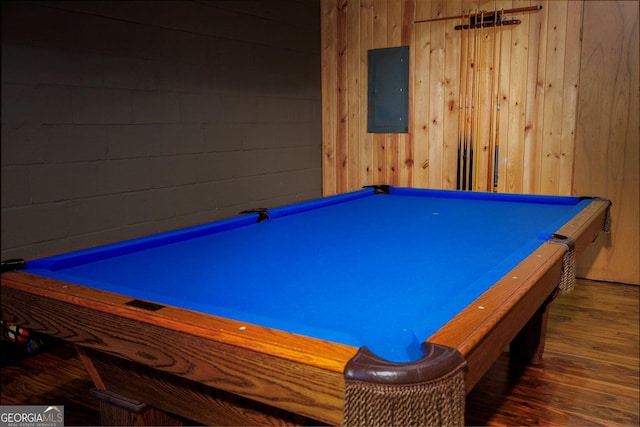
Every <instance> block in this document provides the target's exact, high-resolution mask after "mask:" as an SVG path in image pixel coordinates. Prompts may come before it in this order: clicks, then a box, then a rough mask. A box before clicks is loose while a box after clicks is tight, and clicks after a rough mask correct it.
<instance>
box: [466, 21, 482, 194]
mask: <svg viewBox="0 0 640 427" xmlns="http://www.w3.org/2000/svg"><path fill="white" fill-rule="evenodd" d="M478 16H480V26H479V28H478ZM475 17H476V20H475V25H474V28H475V30H474V32H473V38H474V49H473V92H472V110H471V114H472V115H471V152H470V154H469V187H468V189H469V190H471V191H473V183H474V179H473V178H474V170H475V169H474V152H477V145H478V136H479V128H478V124H479V113H480V48H481V44H480V43H481V42H482V24H483V19H484V11H480V14H479V15H478V13H477V10H476V15H475ZM478 33H480V37H478ZM476 169H477V168H476Z"/></svg>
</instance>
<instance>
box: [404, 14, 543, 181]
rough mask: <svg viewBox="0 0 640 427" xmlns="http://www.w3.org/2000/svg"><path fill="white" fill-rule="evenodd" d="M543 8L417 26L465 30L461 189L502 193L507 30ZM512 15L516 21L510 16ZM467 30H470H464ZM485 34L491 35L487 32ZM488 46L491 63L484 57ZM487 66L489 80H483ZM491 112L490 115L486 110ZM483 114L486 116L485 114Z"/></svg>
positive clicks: (460, 101)
mask: <svg viewBox="0 0 640 427" xmlns="http://www.w3.org/2000/svg"><path fill="white" fill-rule="evenodd" d="M541 9H542V6H530V7H521V8H515V9H502V10H494V11H482V10H481V11H479V10H477V9H476V10H475V11H467V12H465V11H463V13H462V15H459V16H450V17H439V18H432V19H425V20H421V21H414V24H420V23H423V22H437V21H447V20H456V19H457V20H459V21H460V23H459V24H458V25H456V26H455V27H454V29H455V30H461V31H462V32H461V36H460V70H459V72H460V75H459V85H460V86H459V91H458V109H459V115H458V135H457V138H458V140H457V144H458V157H457V170H456V189H458V190H483V189H486V190H487V191H491V190H493V191H497V189H498V178H499V174H498V170H499V148H500V129H499V128H500V82H501V72H502V70H501V63H502V31H501V30H502V29H503V28H504V27H509V26H514V25H518V24H520V23H521V22H522V21H521V20H520V19H518V18H517V17H516V16H515V15H514V14H518V13H527V12H537V11H539V10H541ZM508 15H510V16H512V17H508ZM464 30H467V31H464ZM485 30H486V31H485ZM485 39H487V40H488V39H491V41H490V44H489V45H487V46H485V49H486V50H488V51H489V50H490V55H491V60H490V61H489V59H488V58H485V57H483V54H484V55H486V53H484V52H483V44H486V43H485V42H484V40H485ZM483 64H485V65H486V68H487V69H488V71H489V73H490V78H484V79H481V77H480V73H481V68H482V65H483ZM483 109H484V110H486V109H488V110H489V111H488V114H487V112H486V111H483ZM483 112H484V114H483ZM479 150H486V152H487V162H486V172H487V179H486V187H484V184H482V183H480V180H479V177H480V176H481V175H480V173H479V166H480V165H479V163H480V162H479V158H480V156H478V153H480V151H479Z"/></svg>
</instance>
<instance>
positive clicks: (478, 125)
mask: <svg viewBox="0 0 640 427" xmlns="http://www.w3.org/2000/svg"><path fill="white" fill-rule="evenodd" d="M484 12H485V11H484V10H482V11H480V30H479V33H480V37H479V40H480V42H479V45H478V65H477V66H476V67H477V68H476V70H477V73H478V74H477V78H478V80H477V86H478V100H477V102H476V104H477V105H478V108H477V109H476V145H475V151H476V153H479V152H480V144H481V143H482V138H481V137H480V135H481V132H480V131H481V123H482V120H481V119H482V104H481V102H480V99H481V93H482V86H481V81H482V79H481V74H480V71H481V70H482V44H483V41H484V39H483V36H484ZM473 167H474V169H475V175H474V182H475V183H476V184H475V185H476V187H477V185H478V184H477V183H478V178H479V173H478V169H479V168H478V159H476V160H475V163H474V165H473ZM472 189H473V187H472Z"/></svg>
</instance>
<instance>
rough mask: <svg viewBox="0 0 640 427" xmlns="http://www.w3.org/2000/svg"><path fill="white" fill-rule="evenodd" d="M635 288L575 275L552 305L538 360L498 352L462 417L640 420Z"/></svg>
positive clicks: (527, 421)
mask: <svg viewBox="0 0 640 427" xmlns="http://www.w3.org/2000/svg"><path fill="white" fill-rule="evenodd" d="M639 291H640V287H638V286H629V285H620V284H612V283H600V282H593V281H587V280H579V281H578V283H577V287H576V289H575V290H574V291H573V292H571V293H569V294H566V295H561V296H559V297H558V298H557V299H556V300H555V301H554V302H553V303H552V304H551V309H550V315H549V323H548V326H547V328H548V329H547V341H546V347H545V353H544V355H543V358H542V361H541V363H540V364H538V365H535V366H518V365H514V364H512V363H510V361H509V356H508V354H507V353H505V354H503V355H502V356H501V358H500V359H499V360H498V361H497V362H496V364H495V365H494V366H493V367H492V368H491V369H490V370H489V372H488V373H487V375H485V377H484V378H483V379H482V380H481V381H480V382H479V383H478V385H477V386H476V387H475V389H474V390H473V391H472V392H471V394H470V395H469V396H468V397H467V423H468V424H473V425H494V426H501V425H545V426H567V425H621V426H635V425H638V423H639V414H638V413H639V412H640V409H639V404H638V400H639V393H640V384H639V381H640V380H639V373H638V372H639V363H640V362H639V344H638V343H639V339H640V334H639V331H638V330H639V322H638V317H639V311H640V310H639V301H640V299H639V297H640V292H639Z"/></svg>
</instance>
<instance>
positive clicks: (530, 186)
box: [522, 3, 549, 193]
mask: <svg viewBox="0 0 640 427" xmlns="http://www.w3.org/2000/svg"><path fill="white" fill-rule="evenodd" d="M543 4H544V6H546V3H543ZM544 6H543V9H542V10H541V11H540V12H538V13H534V14H532V15H530V16H529V17H528V19H529V21H530V23H529V49H528V51H529V57H528V64H527V69H526V73H527V103H526V108H525V128H524V139H523V143H524V163H525V165H526V166H525V168H526V169H525V173H524V174H523V176H522V181H523V192H524V193H538V192H540V167H541V164H542V147H541V145H542V123H543V122H542V117H543V106H544V103H543V101H544V79H545V74H544V70H545V65H546V58H547V55H546V53H547V44H546V43H543V40H545V39H546V33H547V15H548V12H549V8H548V7H544Z"/></svg>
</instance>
